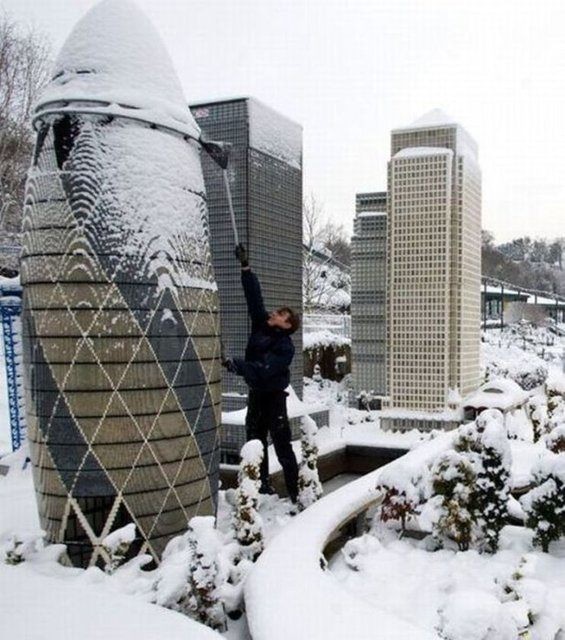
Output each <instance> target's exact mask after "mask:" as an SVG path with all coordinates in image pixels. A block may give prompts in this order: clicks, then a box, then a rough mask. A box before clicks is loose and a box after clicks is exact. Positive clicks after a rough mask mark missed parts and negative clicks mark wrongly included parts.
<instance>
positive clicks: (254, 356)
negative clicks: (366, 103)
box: [233, 269, 294, 391]
mask: <svg viewBox="0 0 565 640" xmlns="http://www.w3.org/2000/svg"><path fill="white" fill-rule="evenodd" d="M241 284H242V285H243V291H244V293H245V299H246V300H247V309H248V310H249V315H250V317H251V335H250V336H249V341H248V343H247V348H246V350H245V360H243V359H241V358H234V360H233V364H234V369H235V372H236V373H237V374H238V375H240V376H243V377H244V378H245V381H246V382H247V384H248V385H249V386H250V388H251V389H255V390H257V391H282V390H283V389H286V387H288V385H289V383H290V371H289V366H290V363H291V362H292V357H293V356H294V345H293V344H292V340H291V339H290V334H289V332H288V331H285V330H284V329H280V328H278V327H269V325H268V324H267V318H268V317H269V314H268V313H267V311H266V309H265V305H264V303H263V295H262V294H261V285H260V284H259V280H258V279H257V276H256V275H255V274H254V273H253V272H252V271H251V270H250V269H243V270H242V271H241Z"/></svg>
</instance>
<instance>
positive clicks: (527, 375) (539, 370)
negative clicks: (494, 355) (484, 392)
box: [485, 361, 547, 391]
mask: <svg viewBox="0 0 565 640" xmlns="http://www.w3.org/2000/svg"><path fill="white" fill-rule="evenodd" d="M513 364H514V366H505V365H504V364H503V363H500V362H496V361H492V362H487V363H486V365H485V382H488V381H489V380H495V379H496V378H510V379H511V380H514V382H516V384H518V385H519V386H520V387H522V389H524V391H530V390H531V389H536V388H537V387H541V386H542V385H543V384H544V382H545V380H546V378H547V367H546V366H545V365H543V364H533V363H531V362H529V361H526V362H525V363H523V364H522V366H518V364H516V363H513Z"/></svg>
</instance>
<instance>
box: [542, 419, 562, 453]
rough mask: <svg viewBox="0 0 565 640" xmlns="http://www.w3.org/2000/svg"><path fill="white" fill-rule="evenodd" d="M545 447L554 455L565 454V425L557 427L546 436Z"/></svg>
mask: <svg viewBox="0 0 565 640" xmlns="http://www.w3.org/2000/svg"><path fill="white" fill-rule="evenodd" d="M545 446H546V447H547V448H548V449H549V450H550V451H552V452H553V453H565V424H561V425H559V426H558V427H555V429H553V430H552V431H550V432H549V433H548V434H547V435H546V436H545Z"/></svg>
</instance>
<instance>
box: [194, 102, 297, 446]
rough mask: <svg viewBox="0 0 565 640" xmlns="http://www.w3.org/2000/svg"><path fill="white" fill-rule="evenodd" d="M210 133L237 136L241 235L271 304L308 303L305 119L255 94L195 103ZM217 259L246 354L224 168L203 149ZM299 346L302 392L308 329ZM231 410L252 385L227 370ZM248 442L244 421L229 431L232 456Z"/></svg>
mask: <svg viewBox="0 0 565 640" xmlns="http://www.w3.org/2000/svg"><path fill="white" fill-rule="evenodd" d="M191 109H192V113H193V115H194V117H195V119H196V121H197V122H198V124H199V125H200V127H201V129H202V132H203V135H205V136H206V137H207V138H208V139H211V140H221V141H224V142H229V143H231V144H232V151H231V155H230V161H229V166H228V172H229V181H230V186H231V189H232V194H233V204H234V209H235V218H236V223H237V227H238V232H239V238H240V242H242V243H243V244H245V246H246V247H247V248H248V252H249V259H250V262H251V266H252V268H253V270H254V271H255V272H256V273H257V275H258V277H259V279H260V281H261V286H262V289H263V295H264V298H265V305H266V307H267V309H275V308H277V307H279V306H283V305H284V306H289V307H292V308H293V309H296V310H298V311H299V312H301V311H302V127H301V126H300V125H298V124H296V123H294V122H292V121H291V120H289V119H288V118H286V117H285V116H283V115H281V114H279V113H277V112H276V111H274V110H273V109H271V108H269V107H267V106H266V105H264V104H262V103H261V102H259V101H257V100H255V99H253V98H235V99H231V100H220V101H216V102H208V103H202V104H197V105H192V106H191ZM202 165H203V169H204V179H205V183H206V191H207V196H208V210H209V220H210V233H211V245H212V259H213V263H214V269H215V274H216V280H217V283H218V289H219V294H220V311H221V324H222V337H223V342H224V346H225V350H226V353H228V354H231V355H237V356H243V353H244V351H245V346H246V344H247V338H248V335H249V331H250V328H251V326H250V322H249V319H248V317H247V308H246V305H245V298H244V296H243V291H242V289H241V282H240V270H239V264H238V263H237V261H236V259H235V257H234V238H233V232H232V229H231V225H230V215H229V210H228V202H227V199H226V192H225V189H224V184H223V179H222V173H221V170H220V169H219V168H218V166H217V165H216V164H215V163H214V162H213V161H212V160H211V159H210V158H208V157H206V156H205V155H203V157H202ZM292 339H293V342H294V346H295V348H296V353H295V356H294V360H293V363H292V367H291V385H292V387H293V388H294V390H295V391H296V393H297V394H298V395H299V396H301V395H302V376H303V370H302V369H303V365H302V331H301V330H299V331H297V332H296V333H295V334H294V335H293V336H292ZM222 388H223V410H224V411H231V410H236V409H241V408H242V407H244V406H245V402H246V396H247V386H246V384H245V382H244V381H243V379H242V378H238V377H236V376H234V375H232V374H230V373H225V372H224V377H223V381H222ZM244 442H245V429H244V428H243V427H232V426H230V427H228V426H227V425H224V428H223V431H222V451H223V454H224V459H226V457H228V456H229V454H230V452H231V453H237V452H238V451H239V448H240V447H241V445H242V444H243V443H244Z"/></svg>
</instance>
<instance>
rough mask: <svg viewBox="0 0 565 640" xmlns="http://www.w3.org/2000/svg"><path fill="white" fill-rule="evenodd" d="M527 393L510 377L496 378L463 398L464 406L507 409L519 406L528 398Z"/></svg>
mask: <svg viewBox="0 0 565 640" xmlns="http://www.w3.org/2000/svg"><path fill="white" fill-rule="evenodd" d="M528 397H529V396H528V393H527V392H526V391H524V390H523V389H522V388H521V387H520V386H519V385H518V384H517V383H516V382H514V380H510V378H497V379H496V380H490V381H489V382H485V384H483V385H482V386H481V387H480V388H479V389H477V391H474V392H473V393H472V394H471V395H469V396H468V397H467V398H465V401H464V402H463V404H464V406H466V407H473V408H475V409H482V408H487V409H501V410H503V411H504V410H507V409H511V408H514V407H519V406H520V405H522V404H523V403H524V402H526V400H527V399H528Z"/></svg>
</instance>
